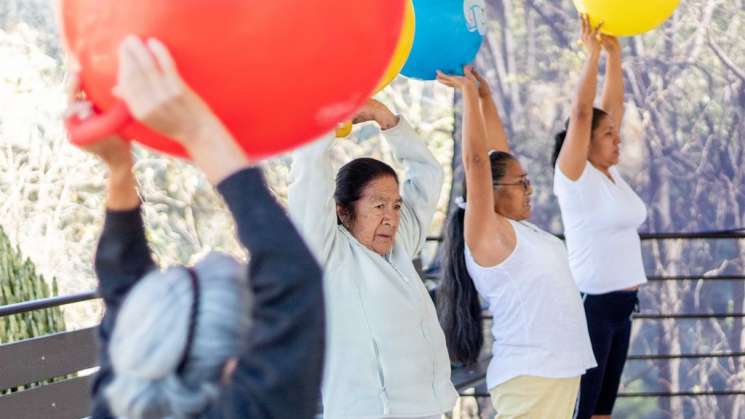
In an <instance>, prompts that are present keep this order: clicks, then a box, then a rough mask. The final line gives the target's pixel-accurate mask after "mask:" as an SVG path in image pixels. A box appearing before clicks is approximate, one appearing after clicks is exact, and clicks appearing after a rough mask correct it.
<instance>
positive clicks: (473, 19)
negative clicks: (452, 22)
mask: <svg viewBox="0 0 745 419" xmlns="http://www.w3.org/2000/svg"><path fill="white" fill-rule="evenodd" d="M463 14H464V15H465V17H466V25H467V27H468V31H469V32H476V31H478V32H479V34H480V35H482V36H483V35H485V34H486V4H485V3H484V0H464V1H463Z"/></svg>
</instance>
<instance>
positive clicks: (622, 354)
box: [575, 291, 639, 419]
mask: <svg viewBox="0 0 745 419" xmlns="http://www.w3.org/2000/svg"><path fill="white" fill-rule="evenodd" d="M637 294H638V293H637V291H616V292H611V293H608V294H599V295H592V294H583V296H582V297H583V299H584V305H585V315H586V316H587V328H588V330H589V332H590V340H591V341H592V351H593V352H594V354H595V360H596V361H597V364H598V366H597V367H595V368H592V369H590V370H588V371H587V372H586V373H585V375H583V376H582V381H581V384H580V391H579V403H578V407H577V412H576V414H575V418H577V419H588V418H590V417H591V416H592V415H610V414H611V412H612V411H613V405H614V404H615V402H616V396H617V395H618V385H619V383H620V382H621V374H622V373H623V367H624V365H625V364H626V356H627V355H628V352H629V340H630V338H631V315H632V314H633V313H634V311H635V310H636V309H637V307H638V304H639V299H638V295H637Z"/></svg>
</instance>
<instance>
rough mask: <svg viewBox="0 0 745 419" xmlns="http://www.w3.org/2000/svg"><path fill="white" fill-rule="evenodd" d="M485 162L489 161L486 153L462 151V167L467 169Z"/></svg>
mask: <svg viewBox="0 0 745 419" xmlns="http://www.w3.org/2000/svg"><path fill="white" fill-rule="evenodd" d="M487 162H489V156H488V155H482V154H481V153H463V168H464V169H465V170H467V171H468V170H472V169H475V168H477V167H481V166H483V165H484V164H486V163H487ZM489 164H491V163H489Z"/></svg>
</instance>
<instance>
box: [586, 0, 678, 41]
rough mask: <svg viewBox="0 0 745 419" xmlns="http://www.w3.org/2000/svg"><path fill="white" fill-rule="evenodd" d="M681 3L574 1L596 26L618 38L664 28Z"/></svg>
mask: <svg viewBox="0 0 745 419" xmlns="http://www.w3.org/2000/svg"><path fill="white" fill-rule="evenodd" d="M678 4H680V0H574V6H575V7H576V8H577V10H578V11H579V12H580V13H586V14H588V15H590V24H592V25H593V26H595V25H598V24H599V23H600V22H603V27H602V28H601V30H600V31H601V32H603V33H605V34H608V35H615V36H631V35H638V34H641V33H644V32H647V31H650V30H652V29H654V28H656V27H658V26H660V25H662V24H663V23H664V22H665V21H666V20H667V19H668V18H670V16H672V14H673V13H674V12H675V9H677V8H678Z"/></svg>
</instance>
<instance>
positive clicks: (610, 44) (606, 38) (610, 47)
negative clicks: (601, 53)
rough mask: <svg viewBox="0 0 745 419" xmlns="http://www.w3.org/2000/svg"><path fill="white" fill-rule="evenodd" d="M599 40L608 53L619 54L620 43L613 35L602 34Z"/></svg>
mask: <svg viewBox="0 0 745 419" xmlns="http://www.w3.org/2000/svg"><path fill="white" fill-rule="evenodd" d="M601 42H602V44H603V49H604V50H605V52H607V53H608V55H616V54H619V55H620V54H621V43H620V42H619V41H618V38H616V37H615V36H610V35H602V40H601Z"/></svg>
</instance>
